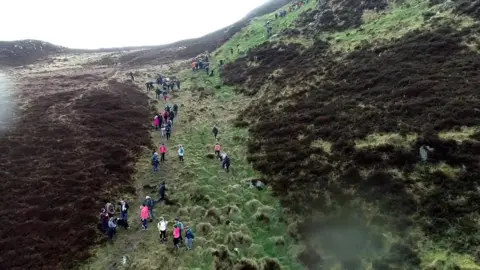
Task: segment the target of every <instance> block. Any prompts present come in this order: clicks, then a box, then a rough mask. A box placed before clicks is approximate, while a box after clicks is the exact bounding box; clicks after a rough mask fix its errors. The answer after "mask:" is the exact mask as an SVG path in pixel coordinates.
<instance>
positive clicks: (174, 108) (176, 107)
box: [173, 104, 178, 115]
mask: <svg viewBox="0 0 480 270" xmlns="http://www.w3.org/2000/svg"><path fill="white" fill-rule="evenodd" d="M173 112H174V113H175V114H176V115H178V105H177V104H173Z"/></svg>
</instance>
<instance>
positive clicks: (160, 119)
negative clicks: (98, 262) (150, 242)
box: [99, 72, 194, 250]
mask: <svg viewBox="0 0 480 270" xmlns="http://www.w3.org/2000/svg"><path fill="white" fill-rule="evenodd" d="M130 75H131V76H132V77H133V73H131V72H130ZM162 78H163V77H162ZM132 80H133V78H132ZM162 80H163V79H162ZM161 83H163V81H161V82H160V84H161ZM152 85H153V83H152V84H151V83H150V82H148V83H147V90H150V89H151V88H152ZM176 85H177V87H178V89H180V84H179V81H176ZM148 88H150V89H148ZM165 102H167V98H165ZM177 115H178V105H177V104H174V105H173V106H172V108H171V107H170V105H169V104H168V103H167V104H166V106H165V109H164V111H163V112H162V113H158V112H157V113H156V114H155V116H154V121H153V123H152V126H153V128H154V129H155V130H160V132H161V137H162V138H164V137H166V139H167V140H168V139H169V138H170V136H171V133H172V129H173V122H174V119H175V117H176V116H177ZM159 152H160V158H159V156H158V153H157V152H154V153H153V156H152V165H153V171H154V173H155V174H156V173H157V172H158V167H159V164H160V162H164V161H165V160H166V158H165V155H166V152H167V147H166V145H165V143H163V142H162V143H161V144H160V147H159ZM183 156H184V149H183V146H182V145H179V149H178V157H179V160H180V161H183V160H184V159H183ZM166 191H168V189H167V187H166V184H165V182H162V183H161V184H160V187H159V191H158V193H159V195H160V197H159V199H158V200H157V201H155V200H154V199H152V198H151V197H150V196H146V197H145V200H144V201H143V203H142V205H141V206H140V220H141V224H142V229H143V230H147V228H148V221H150V222H153V220H154V215H153V209H154V205H155V204H156V203H159V202H162V201H164V202H165V203H168V198H167V197H166ZM119 207H120V216H119V217H117V215H116V209H115V206H114V205H113V204H111V203H107V204H106V205H105V208H102V209H101V212H100V224H99V228H100V229H101V230H102V231H103V232H104V233H105V234H106V235H107V236H108V238H109V239H111V240H113V238H114V236H115V235H116V232H117V227H124V228H125V229H126V230H127V229H128V228H129V225H128V210H129V205H128V203H127V202H126V201H125V200H122V201H120V202H119ZM167 224H168V221H166V220H165V219H164V218H163V217H162V218H160V221H159V222H158V224H157V227H158V230H159V234H160V240H161V242H166V241H167ZM183 233H184V234H185V240H186V241H185V244H186V247H187V249H188V250H189V249H191V248H192V245H193V239H194V234H193V231H192V230H191V229H190V228H188V227H184V225H183V223H182V222H181V221H180V219H179V218H176V219H175V221H174V226H173V231H172V235H173V243H174V246H175V247H176V248H179V247H180V245H181V244H182V242H183V235H182V234H183Z"/></svg>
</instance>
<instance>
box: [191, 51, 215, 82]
mask: <svg viewBox="0 0 480 270" xmlns="http://www.w3.org/2000/svg"><path fill="white" fill-rule="evenodd" d="M202 69H203V70H205V72H206V73H207V75H208V76H210V77H212V76H213V69H210V61H209V57H208V52H206V53H205V54H202V55H199V56H197V57H196V58H194V59H192V71H193V72H195V71H197V70H202Z"/></svg>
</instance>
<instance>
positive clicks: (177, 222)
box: [175, 217, 184, 242]
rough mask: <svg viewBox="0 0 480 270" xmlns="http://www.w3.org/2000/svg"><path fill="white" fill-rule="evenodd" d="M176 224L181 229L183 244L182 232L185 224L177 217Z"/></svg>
mask: <svg viewBox="0 0 480 270" xmlns="http://www.w3.org/2000/svg"><path fill="white" fill-rule="evenodd" d="M175 224H176V225H177V226H178V228H179V229H180V241H181V242H183V237H182V232H183V230H184V226H183V222H181V221H180V219H179V218H178V217H177V218H175Z"/></svg>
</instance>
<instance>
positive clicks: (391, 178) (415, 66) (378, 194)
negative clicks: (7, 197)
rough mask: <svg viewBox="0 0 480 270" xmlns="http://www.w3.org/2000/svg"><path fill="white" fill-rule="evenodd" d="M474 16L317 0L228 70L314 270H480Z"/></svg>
mask: <svg viewBox="0 0 480 270" xmlns="http://www.w3.org/2000/svg"><path fill="white" fill-rule="evenodd" d="M465 5H467V4H466V3H465V2H462V1H453V2H451V1H436V2H435V3H434V2H433V1H421V0H410V1H388V2H387V1H365V2H363V4H362V5H355V4H354V1H340V0H331V1H320V3H319V4H318V6H317V7H316V9H314V10H312V11H310V12H307V13H306V14H305V15H304V16H302V17H301V18H299V19H297V20H296V21H295V24H294V25H292V26H290V28H291V29H292V30H294V31H285V30H284V31H282V32H281V33H280V34H279V36H278V37H276V38H274V39H270V42H266V43H263V44H261V45H259V46H258V47H256V48H255V49H252V50H249V51H248V53H246V55H245V56H242V55H240V57H239V58H238V59H236V60H235V61H234V62H232V63H231V64H229V65H227V66H225V68H224V71H223V73H222V74H223V76H224V80H225V83H227V84H230V85H234V86H236V88H237V89H238V90H239V91H240V92H242V93H245V94H248V95H250V96H253V97H254V98H255V99H256V101H255V102H252V103H251V105H250V106H249V107H248V108H247V109H246V110H245V111H244V112H243V113H241V114H240V116H239V121H240V122H245V121H246V122H248V123H249V124H250V131H251V135H252V138H253V139H252V140H251V141H250V143H249V151H250V157H249V160H250V161H251V162H253V164H254V167H255V168H256V169H257V170H259V171H260V172H262V173H264V174H265V175H269V176H270V177H269V180H270V181H269V182H270V183H272V185H273V189H274V191H275V192H276V193H277V194H278V195H279V197H280V198H281V200H282V202H283V205H284V206H285V207H287V208H289V209H291V210H292V211H293V212H296V213H302V214H301V215H300V214H299V215H294V216H296V217H297V218H299V219H302V220H303V223H302V224H301V225H299V226H298V230H299V232H300V235H301V236H300V237H299V240H300V241H302V242H304V243H305V245H306V249H307V250H309V251H310V253H309V254H303V256H301V257H300V259H301V260H302V262H304V263H305V264H306V265H307V266H309V267H310V268H311V269H339V268H340V269H419V268H428V267H434V268H428V269H443V268H442V267H447V268H448V267H460V268H461V269H477V268H479V267H480V266H479V265H476V264H475V261H478V260H480V256H479V254H480V253H478V248H477V246H478V244H479V243H478V236H479V235H480V230H479V227H478V222H479V221H480V217H479V215H478V213H477V210H476V209H477V208H478V204H477V201H478V199H479V196H480V193H479V192H478V188H479V187H480V183H479V182H478V180H477V178H478V175H479V173H480V166H479V164H480V163H479V161H480V160H479V154H480V152H478V149H480V142H479V141H478V139H479V136H480V129H479V123H480V121H479V117H480V114H479V111H478V108H477V104H478V102H479V101H480V93H479V92H478V91H477V90H476V89H478V87H479V83H480V80H479V77H478V75H477V72H476V69H477V68H478V65H479V64H480V62H479V61H480V56H479V55H478V52H477V49H478V44H479V42H478V39H477V37H476V34H475V33H476V32H477V31H478V30H479V24H478V22H477V21H476V13H475V5H474V4H473V3H472V4H471V5H469V6H468V7H465ZM464 15H468V17H466V16H464ZM260 29H261V28H260ZM287 30H288V29H287ZM244 33H245V32H244ZM245 34H246V33H245ZM239 35H242V34H241V33H240V34H239ZM305 40H311V42H312V43H313V45H311V44H312V43H310V44H309V43H308V42H305ZM244 44H245V43H244V42H243V43H242V42H240V47H242V46H244ZM257 44H260V42H257ZM247 46H248V45H247ZM219 52H220V53H221V52H222V49H220V50H219ZM447 134H448V135H447ZM422 145H427V146H429V147H431V148H433V149H434V150H433V151H432V152H431V153H430V154H429V159H428V161H427V162H422V161H421V160H420V156H419V148H420V147H421V146H422ZM359 250H362V252H359ZM442 254H443V255H442ZM445 254H451V255H450V256H445ZM455 265H456V266H455ZM335 267H337V268H335ZM435 267H437V268H435ZM447 268H445V269H447ZM448 269H450V268H448ZM451 269H454V268H451Z"/></svg>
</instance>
